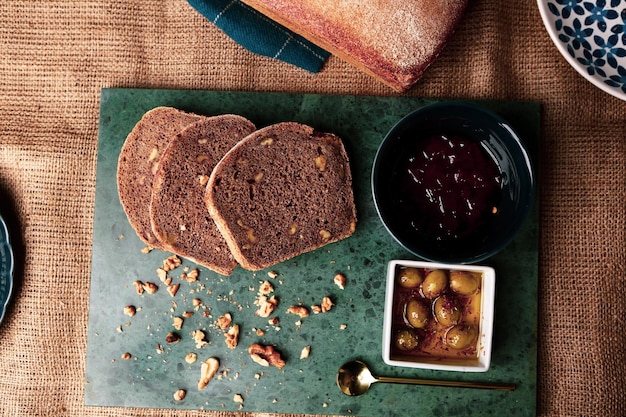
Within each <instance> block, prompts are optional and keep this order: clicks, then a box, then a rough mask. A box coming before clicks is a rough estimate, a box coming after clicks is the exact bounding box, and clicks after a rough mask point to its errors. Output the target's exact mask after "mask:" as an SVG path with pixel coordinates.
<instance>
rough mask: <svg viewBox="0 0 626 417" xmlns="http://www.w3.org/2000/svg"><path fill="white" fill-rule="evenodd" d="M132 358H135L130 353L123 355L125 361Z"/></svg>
mask: <svg viewBox="0 0 626 417" xmlns="http://www.w3.org/2000/svg"><path fill="white" fill-rule="evenodd" d="M132 357H133V356H132V355H131V354H130V353H128V352H124V353H122V359H124V360H125V361H127V360H129V359H130V358H132Z"/></svg>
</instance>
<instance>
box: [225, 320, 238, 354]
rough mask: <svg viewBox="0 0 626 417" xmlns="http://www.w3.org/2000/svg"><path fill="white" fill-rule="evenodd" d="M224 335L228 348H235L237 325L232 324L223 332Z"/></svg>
mask: <svg viewBox="0 0 626 417" xmlns="http://www.w3.org/2000/svg"><path fill="white" fill-rule="evenodd" d="M224 337H225V338H226V339H225V341H226V346H228V348H229V349H234V348H236V347H237V343H239V325H238V324H233V326H232V327H231V328H230V329H228V331H227V332H226V333H224Z"/></svg>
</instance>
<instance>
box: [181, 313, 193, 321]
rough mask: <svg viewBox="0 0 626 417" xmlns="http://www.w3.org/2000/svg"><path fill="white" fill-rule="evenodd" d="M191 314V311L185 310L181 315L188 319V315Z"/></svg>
mask: <svg viewBox="0 0 626 417" xmlns="http://www.w3.org/2000/svg"><path fill="white" fill-rule="evenodd" d="M191 316H193V311H185V312H184V313H183V317H185V318H187V319H188V318H189V317H191Z"/></svg>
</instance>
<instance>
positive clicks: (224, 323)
mask: <svg viewBox="0 0 626 417" xmlns="http://www.w3.org/2000/svg"><path fill="white" fill-rule="evenodd" d="M232 321H233V317H232V316H231V315H230V313H226V314H224V315H222V316H220V317H219V318H218V319H217V326H218V327H219V328H220V329H222V330H226V329H228V326H230V323H232Z"/></svg>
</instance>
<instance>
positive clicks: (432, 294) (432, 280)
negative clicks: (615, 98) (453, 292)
mask: <svg viewBox="0 0 626 417" xmlns="http://www.w3.org/2000/svg"><path fill="white" fill-rule="evenodd" d="M447 286H448V276H447V275H446V271H444V270H443V269H435V270H433V271H431V272H429V273H428V275H426V278H424V282H423V283H422V293H423V294H424V297H426V298H429V299H431V300H432V299H434V298H437V297H438V296H439V295H440V294H441V293H442V292H444V291H445V289H446V287H447Z"/></svg>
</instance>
